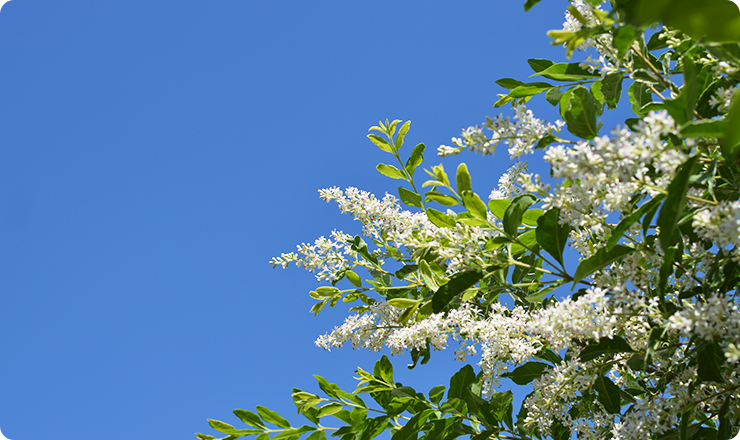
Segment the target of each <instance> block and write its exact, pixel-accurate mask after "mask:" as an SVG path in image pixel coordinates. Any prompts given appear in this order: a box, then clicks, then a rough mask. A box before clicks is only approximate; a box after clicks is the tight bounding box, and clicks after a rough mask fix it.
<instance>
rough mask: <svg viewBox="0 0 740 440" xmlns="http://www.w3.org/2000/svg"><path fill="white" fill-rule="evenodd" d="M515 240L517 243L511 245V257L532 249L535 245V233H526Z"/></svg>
mask: <svg viewBox="0 0 740 440" xmlns="http://www.w3.org/2000/svg"><path fill="white" fill-rule="evenodd" d="M516 239H517V240H518V243H517V242H515V243H514V244H512V245H511V253H512V255H516V254H518V253H519V252H521V251H523V250H525V249H532V248H533V247H534V245H535V244H537V233H536V232H535V231H527V232H525V233H524V234H522V235H520V236H518V237H517V238H516Z"/></svg>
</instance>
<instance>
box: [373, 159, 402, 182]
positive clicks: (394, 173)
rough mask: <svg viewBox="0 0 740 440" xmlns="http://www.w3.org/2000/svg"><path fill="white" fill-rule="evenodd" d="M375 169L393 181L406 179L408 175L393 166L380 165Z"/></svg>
mask: <svg viewBox="0 0 740 440" xmlns="http://www.w3.org/2000/svg"><path fill="white" fill-rule="evenodd" d="M375 169H377V170H378V171H380V174H382V175H384V176H387V177H390V178H391V179H404V180H405V179H406V175H405V174H403V171H401V170H399V169H398V168H396V167H394V166H393V165H387V164H384V163H379V164H378V166H377V167H375Z"/></svg>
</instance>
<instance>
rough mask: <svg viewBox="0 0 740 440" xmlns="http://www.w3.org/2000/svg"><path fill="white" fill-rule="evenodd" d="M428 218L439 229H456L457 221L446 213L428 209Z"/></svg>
mask: <svg viewBox="0 0 740 440" xmlns="http://www.w3.org/2000/svg"><path fill="white" fill-rule="evenodd" d="M426 213H427V218H428V219H429V221H430V222H432V224H433V225H434V226H437V227H439V228H454V227H455V225H456V224H457V221H456V220H455V219H454V218H452V217H450V216H449V215H447V214H445V213H444V212H440V211H437V210H436V209H434V208H427V210H426Z"/></svg>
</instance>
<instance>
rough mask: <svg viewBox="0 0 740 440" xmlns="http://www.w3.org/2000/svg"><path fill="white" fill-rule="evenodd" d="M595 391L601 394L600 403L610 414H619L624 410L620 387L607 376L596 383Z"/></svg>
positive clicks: (601, 377)
mask: <svg viewBox="0 0 740 440" xmlns="http://www.w3.org/2000/svg"><path fill="white" fill-rule="evenodd" d="M594 389H596V392H597V393H598V394H599V402H601V404H602V405H604V409H606V411H607V412H609V413H610V414H619V411H620V409H621V408H622V404H621V399H620V397H619V394H620V393H619V387H618V386H616V385H615V384H614V382H612V381H611V379H609V378H608V377H606V376H599V377H598V378H597V379H596V382H594Z"/></svg>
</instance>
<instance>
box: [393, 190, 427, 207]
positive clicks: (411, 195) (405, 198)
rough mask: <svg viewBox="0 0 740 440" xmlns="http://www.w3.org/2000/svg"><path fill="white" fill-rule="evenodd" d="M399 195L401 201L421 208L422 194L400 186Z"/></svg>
mask: <svg viewBox="0 0 740 440" xmlns="http://www.w3.org/2000/svg"><path fill="white" fill-rule="evenodd" d="M398 197H399V198H400V199H401V201H402V202H403V203H405V204H407V205H409V206H413V207H416V208H421V207H423V205H422V204H421V196H420V195H419V194H417V193H415V192H413V191H410V190H408V189H406V188H404V187H402V186H399V187H398Z"/></svg>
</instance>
